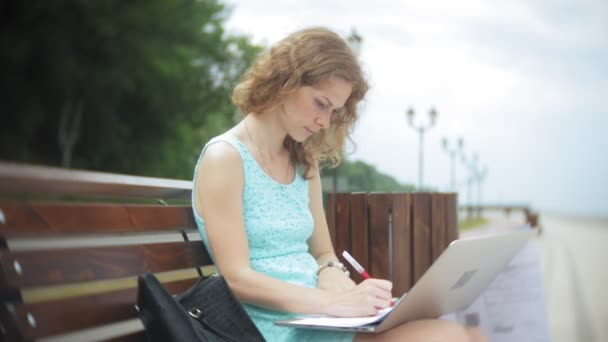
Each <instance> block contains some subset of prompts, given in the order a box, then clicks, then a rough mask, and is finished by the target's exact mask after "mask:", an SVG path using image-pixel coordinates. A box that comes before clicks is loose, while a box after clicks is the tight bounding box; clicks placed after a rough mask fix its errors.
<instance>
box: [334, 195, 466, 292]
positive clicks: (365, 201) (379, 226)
mask: <svg viewBox="0 0 608 342" xmlns="http://www.w3.org/2000/svg"><path fill="white" fill-rule="evenodd" d="M326 202H327V210H326V211H327V221H328V224H329V230H330V234H331V237H332V241H334V247H335V249H336V252H337V254H338V255H339V257H341V255H340V254H341V253H342V251H343V250H349V252H350V253H351V254H352V255H353V257H354V258H355V259H357V260H358V261H359V262H360V263H361V265H362V266H363V267H364V268H365V269H366V270H367V271H368V272H369V273H370V274H371V275H372V276H373V277H375V278H383V279H390V280H392V281H393V295H395V296H401V295H402V294H403V293H405V292H407V291H409V289H410V288H411V287H412V286H413V285H414V283H415V282H416V281H418V279H420V277H421V276H422V274H424V272H425V271H426V270H427V269H428V268H429V267H430V266H431V264H432V263H433V262H434V261H435V259H437V257H439V255H440V254H441V253H442V252H443V250H444V249H445V248H446V247H447V246H448V245H449V244H450V242H452V241H454V240H456V239H458V236H459V234H458V213H457V195H456V194H455V193H337V194H329V195H328V198H327V200H326ZM353 278H355V280H356V281H357V282H358V281H361V280H362V279H361V277H360V276H359V275H358V274H354V275H353Z"/></svg>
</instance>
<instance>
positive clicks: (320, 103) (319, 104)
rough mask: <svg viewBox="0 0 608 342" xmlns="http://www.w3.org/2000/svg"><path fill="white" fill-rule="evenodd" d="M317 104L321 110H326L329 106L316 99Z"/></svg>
mask: <svg viewBox="0 0 608 342" xmlns="http://www.w3.org/2000/svg"><path fill="white" fill-rule="evenodd" d="M315 103H316V104H317V107H319V108H320V109H325V107H327V105H326V104H325V103H323V102H321V101H319V100H317V99H315Z"/></svg>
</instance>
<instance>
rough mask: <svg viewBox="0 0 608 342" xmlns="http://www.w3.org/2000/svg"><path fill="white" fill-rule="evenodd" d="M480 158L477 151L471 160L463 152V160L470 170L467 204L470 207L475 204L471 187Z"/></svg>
mask: <svg viewBox="0 0 608 342" xmlns="http://www.w3.org/2000/svg"><path fill="white" fill-rule="evenodd" d="M478 159H479V157H478V156H477V153H473V157H472V158H471V160H470V161H467V158H466V156H465V155H464V154H462V162H463V163H464V165H465V167H466V169H467V171H468V172H469V175H468V177H467V205H468V206H470V207H472V206H473V201H472V198H471V197H472V196H473V193H472V189H471V187H472V186H473V182H475V178H476V173H477V161H478Z"/></svg>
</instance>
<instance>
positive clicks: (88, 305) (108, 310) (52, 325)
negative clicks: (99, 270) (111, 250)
mask: <svg viewBox="0 0 608 342" xmlns="http://www.w3.org/2000/svg"><path fill="white" fill-rule="evenodd" d="M197 280H198V279H197V278H194V279H186V280H180V281H174V282H169V283H165V284H164V286H165V288H166V289H167V290H168V291H169V292H170V293H179V292H183V291H185V290H187V289H188V288H190V287H191V286H192V285H194V283H195V282H196V281H197ZM136 301H137V288H130V289H126V290H121V291H114V292H109V293H104V294H100V295H94V296H86V297H77V298H70V299H64V300H59V301H52V302H45V303H36V304H17V305H16V306H15V324H16V326H17V327H18V329H19V330H20V331H21V333H22V334H23V336H26V338H28V339H38V338H42V337H47V336H54V335H59V334H65V333H68V332H72V331H77V330H82V329H86V328H90V327H95V326H101V325H105V324H110V323H114V322H120V321H125V320H128V319H132V318H136V317H137V311H136V310H135V308H134V303H136ZM58 308H61V310H58ZM28 315H30V316H29V317H31V318H30V319H33V320H34V321H35V322H36V326H35V327H33V326H31V325H30V324H29V321H28Z"/></svg>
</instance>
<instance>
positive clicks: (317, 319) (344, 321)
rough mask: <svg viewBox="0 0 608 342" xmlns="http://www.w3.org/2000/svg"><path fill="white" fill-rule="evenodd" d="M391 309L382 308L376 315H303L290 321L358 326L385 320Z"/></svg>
mask: <svg viewBox="0 0 608 342" xmlns="http://www.w3.org/2000/svg"><path fill="white" fill-rule="evenodd" d="M391 310H393V308H386V309H382V310H380V311H379V312H378V314H377V315H376V316H366V317H331V316H302V317H297V320H294V321H291V322H290V323H291V324H299V325H318V326H326V327H358V326H363V325H367V324H372V323H376V322H379V321H381V320H383V319H384V317H385V316H386V315H388V314H389V312H391Z"/></svg>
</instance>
